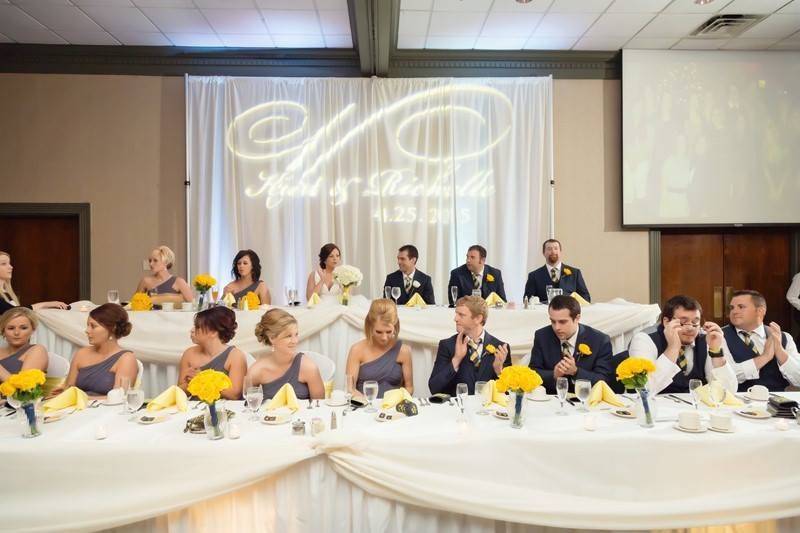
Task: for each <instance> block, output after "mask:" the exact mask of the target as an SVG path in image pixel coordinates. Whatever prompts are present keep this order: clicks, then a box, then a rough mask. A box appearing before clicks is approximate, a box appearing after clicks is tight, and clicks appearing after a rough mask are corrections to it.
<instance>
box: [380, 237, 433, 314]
mask: <svg viewBox="0 0 800 533" xmlns="http://www.w3.org/2000/svg"><path fill="white" fill-rule="evenodd" d="M418 258H419V251H418V250H417V247H416V246H414V245H412V244H406V245H405V246H401V247H400V249H399V250H398V251H397V267H398V270H395V271H394V272H392V273H391V274H389V275H388V276H386V281H385V282H384V283H383V286H384V287H399V288H400V298H398V299H397V305H405V304H407V303H408V300H410V299H411V297H412V296H413V295H414V294H419V295H420V296H421V297H422V299H423V300H425V303H426V304H428V305H436V299H435V298H434V296H433V283H432V282H431V277H430V276H429V275H427V274H426V273H424V272H422V271H421V270H417V259H418Z"/></svg>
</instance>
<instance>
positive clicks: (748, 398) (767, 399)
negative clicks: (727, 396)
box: [742, 392, 769, 402]
mask: <svg viewBox="0 0 800 533" xmlns="http://www.w3.org/2000/svg"><path fill="white" fill-rule="evenodd" d="M742 397H743V398H745V399H747V400H750V401H751V402H768V401H769V396H767V397H766V398H765V399H763V400H762V399H761V398H753V397H752V396H750V395H749V394H747V393H746V392H745V393H742Z"/></svg>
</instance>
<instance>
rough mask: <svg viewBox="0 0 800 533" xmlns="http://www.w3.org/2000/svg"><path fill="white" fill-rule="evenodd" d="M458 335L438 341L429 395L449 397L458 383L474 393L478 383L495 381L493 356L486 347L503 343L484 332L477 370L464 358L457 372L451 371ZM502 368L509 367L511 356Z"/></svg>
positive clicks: (429, 384) (429, 381)
mask: <svg viewBox="0 0 800 533" xmlns="http://www.w3.org/2000/svg"><path fill="white" fill-rule="evenodd" d="M457 337H458V335H457V334H456V335H453V336H452V337H450V338H448V339H443V340H441V341H439V348H438V350H436V361H434V363H433V371H431V377H430V379H428V388H429V389H430V390H431V394H436V393H437V392H444V393H446V394H450V395H451V396H453V395H455V393H456V385H457V384H459V383H466V384H467V387H468V388H469V393H470V394H474V393H475V383H476V382H478V381H489V380H490V379H497V374H495V372H494V368H493V366H492V365H494V355H492V354H490V353H489V352H487V351H486V347H487V346H488V345H490V344H491V345H492V346H494V347H495V348H499V347H500V345H501V344H505V343H504V342H503V341H501V340H498V339H496V338H495V337H493V336H491V335H490V334H489V332H488V331H487V332H485V334H484V336H483V345H482V348H483V355H482V356H481V363H480V366H479V367H478V368H475V365H474V364H473V362H472V361H470V360H469V356H467V357H464V359H463V360H462V361H461V364H460V365H459V367H458V372H456V371H455V370H454V369H453V363H452V360H453V355H454V354H455V353H456V338H457ZM503 366H504V367H506V366H511V354H509V355H508V357H506V360H505V362H504V363H503Z"/></svg>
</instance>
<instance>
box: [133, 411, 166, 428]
mask: <svg viewBox="0 0 800 533" xmlns="http://www.w3.org/2000/svg"><path fill="white" fill-rule="evenodd" d="M165 420H169V416H168V415H167V414H166V413H159V414H153V413H148V412H144V413H142V414H140V415H137V416H136V422H138V423H139V424H144V425H146V426H148V425H150V424H158V423H159V422H164V421H165Z"/></svg>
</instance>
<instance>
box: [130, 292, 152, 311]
mask: <svg viewBox="0 0 800 533" xmlns="http://www.w3.org/2000/svg"><path fill="white" fill-rule="evenodd" d="M152 308H153V300H151V299H150V297H149V296H148V295H147V293H144V292H137V293H134V295H133V296H131V311H149V310H151V309H152Z"/></svg>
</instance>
